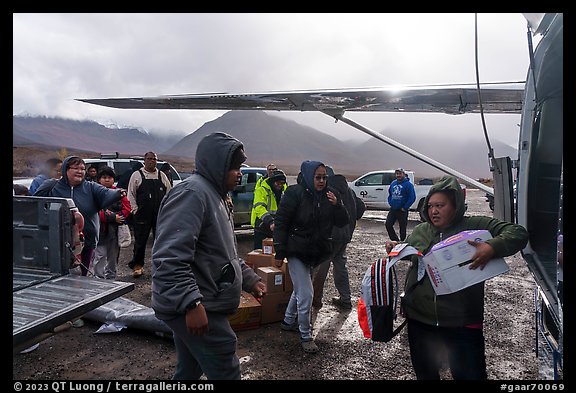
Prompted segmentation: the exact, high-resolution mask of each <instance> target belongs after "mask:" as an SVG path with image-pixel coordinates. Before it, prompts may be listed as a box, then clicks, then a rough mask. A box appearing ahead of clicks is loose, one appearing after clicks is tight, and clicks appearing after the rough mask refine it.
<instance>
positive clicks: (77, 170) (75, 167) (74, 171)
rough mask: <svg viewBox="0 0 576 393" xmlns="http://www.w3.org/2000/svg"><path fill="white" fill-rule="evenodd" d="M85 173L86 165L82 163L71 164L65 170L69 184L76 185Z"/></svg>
mask: <svg viewBox="0 0 576 393" xmlns="http://www.w3.org/2000/svg"><path fill="white" fill-rule="evenodd" d="M85 173H86V165H85V164H83V163H78V164H72V165H70V166H69V167H68V169H67V170H66V177H67V178H68V184H70V185H71V186H77V185H79V184H80V183H82V181H83V180H84V174H85Z"/></svg>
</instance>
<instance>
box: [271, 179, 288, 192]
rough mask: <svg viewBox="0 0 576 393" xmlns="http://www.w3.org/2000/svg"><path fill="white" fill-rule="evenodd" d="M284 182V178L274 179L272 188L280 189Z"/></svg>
mask: <svg viewBox="0 0 576 393" xmlns="http://www.w3.org/2000/svg"><path fill="white" fill-rule="evenodd" d="M284 184H286V182H285V181H284V180H276V181H275V182H274V189H275V190H277V191H280V190H281V189H282V188H283V187H284Z"/></svg>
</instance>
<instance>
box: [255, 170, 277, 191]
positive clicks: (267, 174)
mask: <svg viewBox="0 0 576 393" xmlns="http://www.w3.org/2000/svg"><path fill="white" fill-rule="evenodd" d="M277 170H278V168H277V167H276V164H268V165H266V172H267V173H266V176H262V177H261V178H259V179H258V180H256V185H255V186H254V189H256V188H258V187H260V186H261V185H262V182H263V181H264V180H266V179H268V178H270V176H272V172H274V171H277Z"/></svg>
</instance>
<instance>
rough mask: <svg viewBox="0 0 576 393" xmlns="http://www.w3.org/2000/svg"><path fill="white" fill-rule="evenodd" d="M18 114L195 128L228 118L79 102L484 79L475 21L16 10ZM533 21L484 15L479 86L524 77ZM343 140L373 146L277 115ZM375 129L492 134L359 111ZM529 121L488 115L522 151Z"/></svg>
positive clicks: (475, 127) (314, 122)
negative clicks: (523, 127)
mask: <svg viewBox="0 0 576 393" xmlns="http://www.w3.org/2000/svg"><path fill="white" fill-rule="evenodd" d="M13 22H14V23H13V40H14V43H13V44H14V45H13V51H14V52H13V114H14V115H25V114H29V115H45V116H49V117H54V116H59V117H65V118H71V119H78V120H83V119H88V120H95V121H98V122H100V123H102V124H106V125H109V124H116V125H118V126H131V127H139V128H143V129H146V130H148V131H152V132H157V131H164V132H167V131H174V132H177V133H180V134H182V135H186V134H189V133H190V132H192V131H194V130H196V129H197V128H198V127H200V126H201V125H202V124H204V123H205V122H206V121H210V120H213V119H215V118H217V117H219V116H221V115H222V114H223V113H225V112H224V111H203V110H196V111H192V110H128V109H113V108H105V107H99V106H95V105H90V104H86V103H82V102H78V101H75V100H74V99H76V98H107V97H142V96H157V95H164V94H189V93H209V92H228V93H242V92H244V93H253V92H262V91H272V90H296V89H299V90H306V89H323V88H326V89H328V88H330V89H336V88H363V87H377V86H388V85H413V84H439V83H440V84H443V83H446V84H448V83H475V80H476V71H475V57H474V54H475V47H474V40H475V32H474V24H475V18H474V14H472V13H470V14H395V13H392V14H378V13H376V14H374V13H372V14H361V13H351V14H347V13H340V14H318V13H314V14H299V13H290V14H262V13H259V14H233V13H231V14H225V13H222V14H14V15H13ZM526 31H527V27H526V20H525V19H524V17H523V16H522V14H519V13H512V14H478V44H479V66H480V71H479V75H480V79H481V81H482V82H497V81H521V80H525V79H526V72H527V69H528V45H527V40H526ZM270 113H271V114H277V115H279V114H281V115H282V117H285V118H290V119H292V120H295V121H298V122H300V123H303V124H306V125H311V126H313V127H315V128H317V129H319V130H321V131H327V132H330V133H332V134H333V135H335V136H337V137H340V138H341V139H349V138H353V137H362V138H367V136H365V135H364V134H363V133H362V132H360V131H358V130H356V129H354V128H352V127H350V126H348V125H346V124H334V121H333V119H331V118H330V117H328V116H326V115H323V114H320V113H300V112H283V113H280V112H270ZM348 117H350V118H351V119H353V120H355V121H357V122H360V123H361V124H363V125H365V126H367V127H369V128H372V129H373V130H376V131H382V130H386V129H410V130H412V131H413V132H418V131H422V132H423V133H425V134H426V135H430V134H431V133H432V134H433V135H434V134H435V133H440V132H448V133H451V134H453V135H458V137H466V136H467V135H469V134H468V133H474V134H478V135H482V124H481V120H480V117H479V116H478V115H462V116H450V115H443V114H407V113H401V114H395V113H394V114H374V113H369V114H359V113H349V114H348ZM518 123H520V115H491V116H488V117H487V126H488V131H489V133H490V136H491V137H494V138H496V137H497V138H499V139H500V140H502V141H504V142H506V143H509V144H511V145H513V146H516V141H517V135H518V127H517V124H518Z"/></svg>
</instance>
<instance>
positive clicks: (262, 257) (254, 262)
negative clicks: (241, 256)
mask: <svg viewBox="0 0 576 393" xmlns="http://www.w3.org/2000/svg"><path fill="white" fill-rule="evenodd" d="M246 264H247V265H248V266H250V267H251V268H252V269H254V271H256V270H258V268H259V267H262V266H274V255H273V254H272V255H270V254H264V253H262V250H261V249H256V250H253V251H250V252H249V253H248V254H246Z"/></svg>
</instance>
